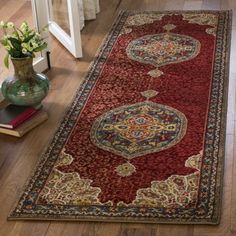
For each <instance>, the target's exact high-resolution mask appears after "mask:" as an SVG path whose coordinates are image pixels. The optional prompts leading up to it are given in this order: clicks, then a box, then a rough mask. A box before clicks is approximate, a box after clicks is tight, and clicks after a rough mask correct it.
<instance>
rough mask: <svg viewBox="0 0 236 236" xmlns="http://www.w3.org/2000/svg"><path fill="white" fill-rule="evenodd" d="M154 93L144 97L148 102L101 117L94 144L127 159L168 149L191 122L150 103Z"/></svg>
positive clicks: (150, 92) (164, 107)
mask: <svg viewBox="0 0 236 236" xmlns="http://www.w3.org/2000/svg"><path fill="white" fill-rule="evenodd" d="M156 94H157V92H156V91H154V90H148V91H145V92H143V93H142V95H143V96H145V97H146V98H147V100H146V101H144V102H140V103H135V104H132V105H128V106H121V107H118V108H115V109H113V110H111V111H109V112H106V113H105V114H103V115H101V116H100V117H98V118H97V119H96V120H95V122H94V124H93V127H92V130H91V140H92V141H93V143H94V144H95V145H96V146H98V147H99V148H101V149H103V150H106V151H110V152H113V153H115V154H118V155H120V156H122V157H125V158H126V159H128V160H129V159H132V158H134V157H138V156H140V155H144V154H148V153H153V152H158V151H161V150H164V149H167V148H169V147H171V146H173V145H175V144H176V143H177V142H179V141H180V140H181V139H182V137H183V136H184V134H185V130H186V124H187V120H186V117H185V115H184V114H183V113H181V112H180V111H178V110H176V109H174V108H172V107H168V106H165V105H162V104H158V103H154V102H151V101H149V100H148V99H149V98H150V97H152V96H155V95H156Z"/></svg>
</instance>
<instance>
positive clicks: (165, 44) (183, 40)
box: [126, 24, 200, 77]
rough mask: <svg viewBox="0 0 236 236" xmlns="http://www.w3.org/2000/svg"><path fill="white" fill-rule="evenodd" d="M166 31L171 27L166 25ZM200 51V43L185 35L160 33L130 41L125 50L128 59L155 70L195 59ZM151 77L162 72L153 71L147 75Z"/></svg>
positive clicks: (171, 26) (157, 75)
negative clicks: (152, 67) (149, 65)
mask: <svg viewBox="0 0 236 236" xmlns="http://www.w3.org/2000/svg"><path fill="white" fill-rule="evenodd" d="M166 27H167V30H171V29H173V25H170V24H169V25H166ZM199 51H200V42H199V41H198V40H197V39H194V38H192V37H190V36H187V35H181V34H173V33H162V34H155V35H146V36H143V37H141V38H138V39H135V40H133V41H131V42H130V43H129V45H128V47H127V48H126V53H127V55H128V57H129V58H131V59H132V60H135V61H139V62H142V63H145V64H151V65H154V66H156V67H157V68H158V67H160V66H164V65H168V64H172V63H180V62H183V61H187V60H191V59H192V58H194V57H196V56H197V55H198V53H199ZM148 74H149V75H150V76H152V77H159V76H161V75H162V74H163V72H162V71H160V70H158V69H155V70H152V71H149V73H148Z"/></svg>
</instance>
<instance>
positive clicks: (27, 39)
mask: <svg viewBox="0 0 236 236" xmlns="http://www.w3.org/2000/svg"><path fill="white" fill-rule="evenodd" d="M34 36H35V33H33V34H32V35H30V36H29V37H27V38H25V39H24V40H23V42H24V43H28V42H29V41H30V40H31V39H32V38H33V37H34Z"/></svg>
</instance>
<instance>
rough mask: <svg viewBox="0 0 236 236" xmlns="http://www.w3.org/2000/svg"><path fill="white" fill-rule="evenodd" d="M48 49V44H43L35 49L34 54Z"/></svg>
mask: <svg viewBox="0 0 236 236" xmlns="http://www.w3.org/2000/svg"><path fill="white" fill-rule="evenodd" d="M46 47H47V43H43V44H42V45H40V46H39V47H37V48H35V49H34V52H40V51H42V50H43V49H45V48H46Z"/></svg>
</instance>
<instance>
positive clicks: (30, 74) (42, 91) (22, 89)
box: [2, 57, 49, 106]
mask: <svg viewBox="0 0 236 236" xmlns="http://www.w3.org/2000/svg"><path fill="white" fill-rule="evenodd" d="M11 60H12V64H13V66H14V70H15V74H14V75H13V76H10V77H8V78H7V79H6V80H4V82H3V84H2V94H3V96H4V98H5V99H6V100H7V101H9V102H10V103H12V104H15V105H19V106H34V105H39V104H40V103H41V101H42V100H43V99H44V98H45V97H46V95H47V94H48V90H49V80H48V78H47V77H46V76H45V75H44V74H41V73H36V72H35V71H34V68H33V58H31V57H27V58H11Z"/></svg>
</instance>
